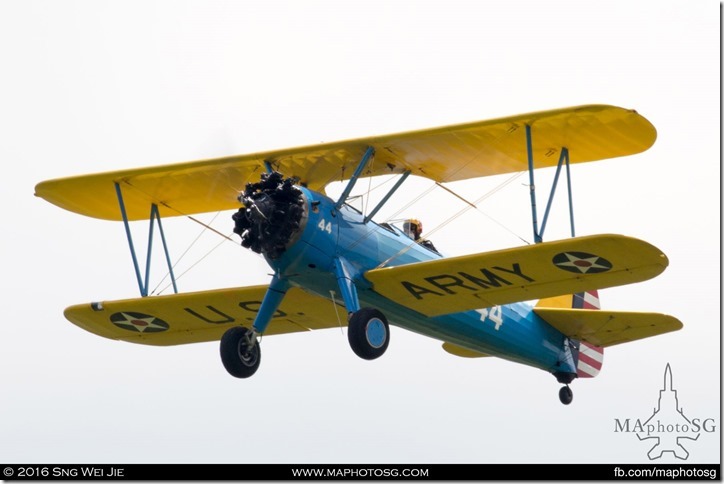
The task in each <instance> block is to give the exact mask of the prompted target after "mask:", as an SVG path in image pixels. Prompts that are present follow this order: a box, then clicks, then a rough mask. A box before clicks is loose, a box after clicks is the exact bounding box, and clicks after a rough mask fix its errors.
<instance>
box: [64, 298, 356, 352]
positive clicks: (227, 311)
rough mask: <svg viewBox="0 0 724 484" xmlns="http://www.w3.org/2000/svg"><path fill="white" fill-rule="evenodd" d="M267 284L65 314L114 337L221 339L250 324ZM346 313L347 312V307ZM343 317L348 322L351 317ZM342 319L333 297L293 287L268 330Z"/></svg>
mask: <svg viewBox="0 0 724 484" xmlns="http://www.w3.org/2000/svg"><path fill="white" fill-rule="evenodd" d="M266 290H267V286H251V287H242V288H233V289H219V290H212V291H203V292H193V293H182V294H172V295H168V296H152V297H143V298H137V299H126V300H122V301H108V302H102V303H92V304H79V305H77V306H71V307H69V308H67V309H66V310H65V317H66V318H67V319H68V320H69V321H70V322H72V323H73V324H75V325H77V326H80V327H81V328H83V329H85V330H86V331H90V332H91V333H94V334H97V335H99V336H103V337H106V338H110V339H115V340H122V341H128V342H130V343H141V344H148V345H158V346H169V345H178V344H186V343H200V342H204V341H215V340H220V339H221V336H222V335H223V334H224V332H225V331H226V330H227V329H229V328H231V327H232V326H241V325H243V326H246V327H247V328H250V327H251V325H252V323H253V322H254V318H255V316H256V313H257V311H258V310H259V307H260V306H261V301H262V299H263V298H264V294H265V293H266ZM340 311H342V314H345V312H344V309H343V308H342V309H341V310H340ZM342 320H343V321H344V324H345V325H346V324H347V323H346V318H345V317H343V318H342ZM339 324H340V323H339V319H338V318H337V314H336V311H335V308H334V305H333V303H332V302H331V301H329V300H327V299H324V298H321V297H319V296H314V295H312V294H309V293H306V292H304V291H302V290H301V289H297V288H292V289H290V290H289V291H287V294H286V296H285V297H284V300H283V301H282V304H281V305H280V306H279V309H278V310H277V312H276V313H275V314H274V316H273V318H272V320H271V323H269V326H268V328H267V330H266V331H265V332H264V335H265V336H267V335H274V334H284V333H295V332H301V331H309V330H313V329H324V328H334V327H338V326H339Z"/></svg>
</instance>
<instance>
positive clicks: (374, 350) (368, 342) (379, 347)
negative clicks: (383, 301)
mask: <svg viewBox="0 0 724 484" xmlns="http://www.w3.org/2000/svg"><path fill="white" fill-rule="evenodd" d="M347 338H348V339H349V345H350V346H351V347H352V351H354V352H355V354H356V355H357V356H359V357H360V358H364V359H365V360H374V359H375V358H379V357H380V356H382V355H383V354H384V352H385V350H386V349H387V346H388V345H389V344H390V325H389V324H387V318H385V315H384V314H382V313H381V312H380V311H378V310H377V309H373V308H362V309H360V310H359V311H357V312H355V313H353V314H352V317H350V319H349V329H348V331H347Z"/></svg>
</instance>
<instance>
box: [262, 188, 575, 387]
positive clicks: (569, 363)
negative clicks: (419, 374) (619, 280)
mask: <svg viewBox="0 0 724 484" xmlns="http://www.w3.org/2000/svg"><path fill="white" fill-rule="evenodd" d="M300 190H302V192H303V194H304V199H305V223H304V224H302V226H301V227H300V229H299V234H298V235H297V236H296V237H295V238H294V239H293V240H292V241H291V242H290V244H289V246H288V247H287V249H286V251H285V252H284V253H283V254H282V255H281V256H280V257H279V258H276V259H274V260H271V259H268V258H267V260H268V262H269V264H270V265H271V266H272V267H273V268H274V270H275V271H276V273H277V275H278V276H279V277H281V278H284V279H286V280H287V281H289V283H290V284H291V285H293V286H297V287H300V288H302V289H304V290H306V291H308V292H311V293H313V294H316V295H318V296H321V297H324V298H327V299H330V300H331V299H332V298H333V297H334V298H335V300H336V301H337V302H341V301H342V300H343V298H342V297H341V295H340V285H339V283H338V272H337V273H336V272H335V264H339V261H340V260H342V261H344V266H345V268H346V270H347V272H348V273H349V277H350V278H351V279H352V281H353V282H354V285H355V287H356V290H357V295H358V297H359V304H360V305H361V306H367V307H374V308H377V309H379V310H380V311H382V312H383V313H384V314H385V316H386V317H387V319H388V320H389V322H390V324H393V325H395V326H399V327H402V328H405V329H407V330H410V331H413V332H415V333H419V334H423V335H425V336H429V337H432V338H435V339H438V340H441V341H444V342H449V343H453V344H454V345H457V346H460V347H462V348H466V349H469V350H473V351H476V352H480V353H484V354H486V355H492V356H498V357H500V358H505V359H507V360H511V361H516V362H519V363H523V364H526V365H529V366H533V367H536V368H540V369H543V370H546V371H549V372H571V373H572V372H575V368H574V364H573V359H572V358H571V355H570V352H569V350H568V348H567V345H566V337H565V336H564V335H563V334H562V333H560V332H559V331H558V330H556V329H555V328H553V327H552V326H550V325H549V324H547V323H546V322H545V321H543V320H542V319H541V318H540V317H538V316H537V315H536V314H535V313H534V312H533V308H532V307H531V306H530V305H529V304H526V303H515V304H509V305H505V306H498V307H494V308H481V309H480V310H476V311H465V312H459V313H454V314H446V315H442V316H436V317H428V316H425V315H422V314H420V313H418V312H416V311H413V310H410V309H408V308H406V307H404V306H401V305H400V304H398V303H396V302H395V301H393V300H390V299H388V298H385V297H383V296H381V295H379V294H377V293H376V292H374V291H373V290H372V286H371V284H370V283H369V282H368V281H366V280H365V278H364V274H365V272H367V271H369V270H371V269H375V268H377V267H380V266H381V265H384V266H398V265H403V264H411V263H415V262H422V261H429V260H433V259H440V258H442V256H441V255H439V254H438V253H436V252H434V251H432V250H429V249H427V248H426V247H423V246H422V245H420V244H417V243H415V242H414V241H413V240H412V239H410V238H409V237H408V236H407V235H405V234H404V233H403V232H402V231H400V230H399V229H397V228H395V227H393V226H390V225H386V224H385V225H379V224H377V223H374V222H372V221H368V222H367V223H365V222H364V216H363V215H362V214H361V213H359V212H358V211H356V210H355V209H353V208H351V207H349V206H348V205H344V204H343V205H341V206H340V207H339V208H338V209H337V208H336V207H335V202H334V201H332V200H331V199H329V198H328V197H326V196H324V195H322V194H320V193H318V192H314V191H311V190H308V189H306V188H300ZM348 309H349V308H348Z"/></svg>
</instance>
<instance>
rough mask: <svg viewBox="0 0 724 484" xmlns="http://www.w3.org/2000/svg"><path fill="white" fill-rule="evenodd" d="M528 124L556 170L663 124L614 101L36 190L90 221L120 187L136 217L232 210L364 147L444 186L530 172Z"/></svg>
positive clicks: (644, 136) (647, 136)
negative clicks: (254, 191)
mask: <svg viewBox="0 0 724 484" xmlns="http://www.w3.org/2000/svg"><path fill="white" fill-rule="evenodd" d="M526 125H528V126H530V127H531V133H532V140H533V143H532V150H533V159H534V160H535V166H536V168H543V167H549V166H555V165H556V164H557V163H558V158H559V155H560V151H561V149H562V148H563V147H565V148H567V149H568V151H569V153H570V162H571V163H582V162H588V161H596V160H601V159H606V158H615V157H619V156H626V155H632V154H635V153H639V152H642V151H645V150H646V149H648V148H649V147H651V145H653V143H654V141H655V140H656V129H655V128H654V127H653V125H652V124H651V123H650V122H649V121H648V120H647V119H646V118H644V117H643V116H641V115H640V114H638V113H637V112H636V111H633V110H629V109H623V108H620V107H615V106H607V105H588V106H578V107H572V108H565V109H557V110H551V111H541V112H537V113H530V114H523V115H518V116H511V117H506V118H499V119H493V120H487V121H478V122H473V123H467V124H459V125H453V126H444V127H440V128H433V129H424V130H419V131H411V132H406V133H399V134H390V135H383V136H374V137H368V138H360V139H355V140H348V141H339V142H333V143H325V144H319V145H312V146H304V147H300V148H290V149H284V150H277V151H269V152H262V153H254V154H248V155H240V156H230V157H226V158H217V159H210V160H201V161H194V162H187V163H177V164H171V165H165V166H157V167H149V168H138V169H131V170H123V171H116V172H108V173H99V174H92V175H82V176H77V177H70V178H63V179H56V180H48V181H44V182H41V183H39V184H38V185H37V186H36V187H35V194H36V195H37V196H39V197H42V198H44V199H45V200H47V201H49V202H51V203H53V204H55V205H58V206H59V207H61V208H64V209H66V210H70V211H72V212H76V213H79V214H82V215H87V216H89V217H96V218H101V219H107V220H121V215H120V211H119V209H118V200H117V194H116V189H115V184H116V183H118V184H119V186H120V187H121V189H122V190H123V197H124V203H125V207H126V211H127V215H128V218H129V220H145V219H148V214H149V207H150V205H151V204H152V203H153V204H156V205H158V208H159V211H160V215H161V216H162V217H170V216H171V217H172V216H178V215H189V214H194V213H202V212H215V211H219V210H230V209H236V208H238V207H239V203H238V201H237V198H236V197H237V195H238V194H239V192H240V191H242V190H243V189H244V187H245V185H246V183H247V182H249V181H257V179H258V177H259V176H260V174H261V173H263V172H264V171H265V170H266V166H267V165H269V166H271V167H273V168H274V169H275V170H277V171H280V172H281V173H283V174H284V175H285V176H287V177H297V178H299V180H300V182H301V183H302V184H304V185H306V186H308V187H309V188H311V189H313V190H320V189H322V188H323V187H324V186H326V185H327V184H329V183H330V182H333V181H340V180H346V179H349V178H350V177H351V176H352V173H353V172H354V170H355V167H356V166H357V164H358V163H359V161H360V159H361V158H362V156H363V154H364V153H365V151H366V150H367V148H369V147H372V148H373V149H374V150H375V157H374V162H372V163H370V164H369V165H368V167H367V168H366V171H365V172H364V174H363V176H376V175H388V174H395V173H403V172H405V171H410V172H411V174H413V175H417V176H421V177H425V178H429V179H432V180H435V181H437V182H441V183H443V182H452V181H458V180H465V179H469V178H476V177H483V176H489V175H497V174H502V173H511V172H518V171H524V170H527V169H528V162H527V160H528V158H527V145H526V134H525V131H526V129H525V126H526Z"/></svg>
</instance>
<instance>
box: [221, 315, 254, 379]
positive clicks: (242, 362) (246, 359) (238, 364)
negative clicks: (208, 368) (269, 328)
mask: <svg viewBox="0 0 724 484" xmlns="http://www.w3.org/2000/svg"><path fill="white" fill-rule="evenodd" d="M219 350H220V353H221V362H222V363H223V364H224V368H226V371H228V372H229V373H230V374H231V376H234V377H236V378H249V377H250V376H251V375H253V374H254V373H256V370H257V369H258V368H259V363H261V348H260V347H259V341H257V339H256V336H255V335H254V332H253V331H251V330H249V329H247V328H245V327H243V326H236V327H234V328H231V329H229V330H228V331H227V332H226V333H224V335H223V336H222V337H221V345H220V347H219Z"/></svg>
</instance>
